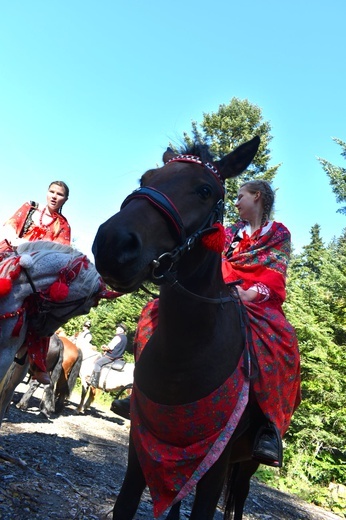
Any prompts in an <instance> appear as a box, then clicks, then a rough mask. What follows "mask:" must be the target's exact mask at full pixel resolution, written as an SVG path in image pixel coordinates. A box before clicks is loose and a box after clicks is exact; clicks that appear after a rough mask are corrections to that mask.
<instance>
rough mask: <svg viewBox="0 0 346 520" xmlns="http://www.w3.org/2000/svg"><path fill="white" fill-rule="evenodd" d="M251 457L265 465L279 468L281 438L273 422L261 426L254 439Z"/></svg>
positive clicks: (280, 462) (280, 463)
mask: <svg viewBox="0 0 346 520" xmlns="http://www.w3.org/2000/svg"><path fill="white" fill-rule="evenodd" d="M252 457H253V458H254V459H255V460H257V461H258V462H260V463H261V464H266V465H267V466H272V467H274V468H281V466H282V440H281V436H280V433H279V431H278V430H277V428H276V426H275V425H274V424H273V423H268V424H267V425H265V426H261V427H260V429H259V431H258V433H257V436H256V440H255V444H254V450H253V453H252Z"/></svg>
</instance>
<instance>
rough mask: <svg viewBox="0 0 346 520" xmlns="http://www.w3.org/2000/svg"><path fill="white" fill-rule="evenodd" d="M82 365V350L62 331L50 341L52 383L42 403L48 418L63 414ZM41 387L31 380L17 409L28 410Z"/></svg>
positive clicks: (49, 366) (47, 388)
mask: <svg viewBox="0 0 346 520" xmlns="http://www.w3.org/2000/svg"><path fill="white" fill-rule="evenodd" d="M81 364H82V352H81V350H80V349H79V348H78V347H76V345H75V344H74V343H72V341H70V340H69V339H68V338H67V337H66V336H64V335H63V333H62V332H61V331H60V332H59V333H58V334H54V335H53V336H52V337H51V339H50V342H49V349H48V354H47V370H48V372H49V373H50V377H51V383H50V385H48V386H47V387H46V388H45V390H44V393H43V396H42V401H41V403H40V409H41V412H42V413H43V414H44V415H46V417H49V416H50V415H51V414H54V413H56V414H59V413H61V412H62V410H63V408H64V404H65V401H66V399H67V398H68V397H69V396H70V395H71V392H72V390H73V388H74V386H75V384H76V381H77V377H78V374H79V371H80V367H81ZM39 386H40V383H39V382H38V381H36V380H34V379H31V380H30V383H29V388H28V390H27V391H26V392H25V394H23V396H22V398H21V399H20V401H19V403H18V404H17V408H20V409H21V410H26V409H27V408H28V405H29V400H30V398H31V397H32V396H33V395H34V393H35V391H36V390H37V388H38V387H39Z"/></svg>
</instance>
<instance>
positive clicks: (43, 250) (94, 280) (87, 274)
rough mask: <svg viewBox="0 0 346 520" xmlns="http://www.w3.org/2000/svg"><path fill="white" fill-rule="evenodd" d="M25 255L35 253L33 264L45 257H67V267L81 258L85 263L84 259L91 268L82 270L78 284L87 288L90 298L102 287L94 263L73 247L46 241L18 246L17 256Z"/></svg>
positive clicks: (24, 243)
mask: <svg viewBox="0 0 346 520" xmlns="http://www.w3.org/2000/svg"><path fill="white" fill-rule="evenodd" d="M25 253H27V254H30V253H35V254H33V255H32V260H33V264H36V263H37V262H39V261H42V260H43V259H44V258H45V257H49V256H50V255H51V254H53V255H59V254H61V255H66V267H67V266H68V265H69V264H70V263H71V261H72V262H73V261H74V260H75V259H78V258H80V259H81V261H83V259H84V258H85V259H87V261H88V266H89V268H87V269H82V270H81V271H80V272H79V275H78V284H79V286H80V288H81V287H82V286H84V287H85V288H86V291H87V293H88V294H89V296H90V295H92V294H94V293H95V291H96V290H97V287H96V285H97V286H98V287H99V285H100V275H99V273H98V272H97V270H96V268H95V266H94V265H93V264H92V262H90V260H89V259H88V258H87V256H86V255H84V253H81V252H80V251H78V250H77V249H75V248H74V247H72V246H68V245H65V244H59V243H56V242H49V241H44V240H42V241H36V242H23V243H22V244H20V245H19V246H18V248H17V254H19V255H23V254H25ZM44 261H45V260H44ZM48 263H49V258H48ZM57 275H58V273H57Z"/></svg>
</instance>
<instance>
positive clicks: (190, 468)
mask: <svg viewBox="0 0 346 520" xmlns="http://www.w3.org/2000/svg"><path fill="white" fill-rule="evenodd" d="M245 373H247V370H245V369H244V359H243V357H241V359H240V361H239V363H238V367H237V369H236V370H235V371H234V373H233V374H232V375H231V376H230V377H229V378H228V379H227V381H225V383H224V384H223V385H222V386H221V387H220V388H218V389H217V390H215V391H214V392H212V393H211V394H210V395H208V396H207V397H205V398H203V399H200V400H199V401H196V402H193V403H188V404H184V405H178V406H167V405H162V404H158V403H154V402H152V401H150V400H149V399H148V398H147V397H146V396H145V395H144V394H143V393H142V392H141V391H140V390H139V388H138V387H137V386H136V385H135V386H134V391H133V392H132V396H131V435H132V438H133V441H134V445H135V448H136V452H137V455H138V458H139V461H140V464H141V468H142V470H143V472H144V475H145V479H146V482H147V484H148V487H149V490H150V494H151V497H152V500H153V503H154V516H155V518H157V517H158V516H160V515H161V514H162V513H163V512H164V511H165V510H166V509H167V508H168V507H169V506H170V505H172V504H173V503H175V502H178V501H180V500H182V499H183V498H184V497H185V496H186V495H187V494H188V493H190V492H191V491H192V489H193V487H194V486H195V485H196V484H197V482H198V481H199V480H200V479H201V477H202V476H203V475H204V474H205V473H206V472H207V471H208V469H209V468H210V467H211V466H212V465H213V464H214V462H215V461H216V460H217V459H218V458H219V456H220V455H221V453H222V452H223V450H224V448H225V447H226V445H227V443H228V441H229V440H230V438H231V436H232V434H233V432H234V430H235V428H236V427H237V425H238V422H239V420H240V418H241V416H242V414H243V412H244V410H245V407H246V405H247V403H248V397H249V381H248V379H247V377H246V376H245Z"/></svg>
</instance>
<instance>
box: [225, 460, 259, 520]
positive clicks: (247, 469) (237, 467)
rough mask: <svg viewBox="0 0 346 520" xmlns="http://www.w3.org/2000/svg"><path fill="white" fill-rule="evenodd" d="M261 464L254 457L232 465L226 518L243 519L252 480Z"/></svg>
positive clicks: (226, 519) (227, 491)
mask: <svg viewBox="0 0 346 520" xmlns="http://www.w3.org/2000/svg"><path fill="white" fill-rule="evenodd" d="M259 465H260V464H259V462H257V461H255V460H252V459H250V460H246V461H242V462H238V463H237V464H234V465H232V467H231V471H230V472H229V475H228V477H227V489H226V494H225V515H224V518H225V520H228V519H230V518H233V519H234V520H242V518H243V511H244V505H245V501H246V499H247V496H248V494H249V490H250V480H251V477H252V475H253V474H254V473H255V472H256V470H257V468H258V466H259ZM232 514H233V515H234V516H232Z"/></svg>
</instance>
